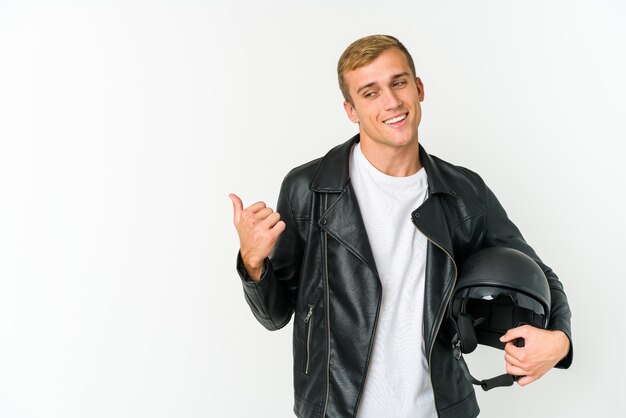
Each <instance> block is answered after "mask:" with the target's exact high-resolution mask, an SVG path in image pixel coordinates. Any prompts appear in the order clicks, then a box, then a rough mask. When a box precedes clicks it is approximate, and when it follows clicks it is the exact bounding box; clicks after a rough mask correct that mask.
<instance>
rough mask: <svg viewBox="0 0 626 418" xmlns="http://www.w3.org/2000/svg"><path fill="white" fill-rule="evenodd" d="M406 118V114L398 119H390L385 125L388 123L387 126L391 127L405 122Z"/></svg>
mask: <svg viewBox="0 0 626 418" xmlns="http://www.w3.org/2000/svg"><path fill="white" fill-rule="evenodd" d="M405 118H406V113H405V114H404V115H400V116H398V117H397V118H393V119H388V120H386V121H385V123H386V124H387V125H391V124H392V123H398V122H400V121H401V120H404V119H405Z"/></svg>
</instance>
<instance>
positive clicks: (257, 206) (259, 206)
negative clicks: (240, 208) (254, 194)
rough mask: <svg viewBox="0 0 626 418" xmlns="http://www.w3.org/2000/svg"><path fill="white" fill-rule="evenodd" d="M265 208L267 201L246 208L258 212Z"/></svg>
mask: <svg viewBox="0 0 626 418" xmlns="http://www.w3.org/2000/svg"><path fill="white" fill-rule="evenodd" d="M263 208H265V202H256V203H253V204H252V205H250V206H248V207H247V208H246V210H247V211H250V212H252V213H257V212H258V211H260V210H261V209H263Z"/></svg>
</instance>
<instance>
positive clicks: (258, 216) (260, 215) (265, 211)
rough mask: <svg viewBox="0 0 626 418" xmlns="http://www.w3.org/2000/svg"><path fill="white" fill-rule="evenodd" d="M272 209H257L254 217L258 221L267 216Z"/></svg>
mask: <svg viewBox="0 0 626 418" xmlns="http://www.w3.org/2000/svg"><path fill="white" fill-rule="evenodd" d="M273 212H274V211H273V210H272V208H263V209H261V210H260V211H258V212H257V213H255V214H254V217H255V218H256V219H258V220H259V221H262V220H264V219H265V218H267V217H268V216H269V215H271V214H272V213H273Z"/></svg>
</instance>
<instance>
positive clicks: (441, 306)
mask: <svg viewBox="0 0 626 418" xmlns="http://www.w3.org/2000/svg"><path fill="white" fill-rule="evenodd" d="M337 71H338V77H339V85H340V88H341V90H342V92H343V95H344V98H345V102H344V108H345V110H346V113H347V115H348V117H349V118H350V120H351V121H353V122H355V123H357V124H358V126H359V134H358V135H356V136H355V137H354V138H352V139H350V140H349V141H348V142H346V143H344V144H342V145H339V146H337V147H335V148H334V149H332V150H331V151H330V152H329V153H328V154H327V155H326V156H325V157H323V158H320V159H317V160H314V161H311V162H310V163H308V164H305V165H303V166H300V167H298V168H295V169H294V170H292V171H291V172H290V173H289V174H288V175H287V177H286V178H285V180H284V182H283V185H282V188H281V191H280V196H279V198H278V207H277V210H278V212H274V211H273V210H272V209H270V208H268V207H266V205H265V204H264V203H263V202H257V203H255V204H253V205H252V206H250V207H248V208H245V209H244V207H243V204H242V202H241V200H240V199H239V198H238V197H237V196H236V195H230V198H231V200H232V201H233V206H234V223H235V226H236V228H237V232H238V234H239V238H240V245H241V248H240V254H239V256H238V260H237V269H238V272H239V274H240V276H241V278H242V283H243V288H244V294H245V297H246V300H247V301H248V304H249V305H250V307H251V308H252V312H253V313H254V315H255V316H256V318H257V319H258V321H259V322H260V323H261V324H263V325H264V326H265V327H266V328H268V329H271V330H274V329H278V328H281V327H283V326H284V325H285V324H287V322H288V321H289V320H290V318H291V315H292V313H293V314H295V323H294V325H293V341H294V387H295V406H294V411H295V413H296V415H298V416H300V417H353V416H356V415H357V413H358V416H359V417H377V418H380V417H435V416H439V417H449V418H459V417H475V416H477V415H478V412H479V409H478V405H477V402H476V398H475V395H474V389H473V387H472V385H471V384H470V383H469V382H468V381H467V380H466V379H465V377H464V375H463V372H462V370H461V369H460V367H459V364H458V362H457V361H455V359H454V357H453V355H452V350H451V346H450V332H451V330H450V327H449V324H448V322H447V321H446V320H445V315H446V310H447V308H448V303H449V300H450V297H451V294H452V291H453V288H454V284H455V281H456V277H457V274H458V267H459V266H460V265H462V264H463V261H464V259H465V258H466V257H467V256H468V255H470V254H472V253H474V252H475V251H477V250H479V249H481V248H485V247H495V246H500V247H510V248H515V249H518V250H520V251H522V252H524V253H526V254H528V255H529V256H531V257H532V258H533V259H534V260H535V261H536V262H537V263H538V264H539V265H540V266H541V268H542V269H543V271H544V272H545V274H546V276H547V278H548V281H549V283H550V288H551V296H552V309H551V318H550V327H551V329H550V330H541V329H537V328H533V327H530V326H522V327H519V328H514V329H512V330H510V331H509V332H507V333H506V334H505V335H504V336H503V338H502V340H503V341H504V342H507V344H506V348H505V353H506V354H505V363H506V370H507V373H509V374H512V375H519V376H525V377H523V378H521V379H520V380H519V381H518V383H519V384H520V385H526V384H528V383H531V382H533V381H534V380H536V379H538V378H540V377H541V376H542V375H543V374H544V373H546V372H547V371H548V370H549V369H551V368H552V367H554V366H555V365H556V366H557V367H568V366H569V364H570V363H571V357H572V356H571V347H570V335H571V333H570V310H569V306H568V303H567V298H566V296H565V294H564V292H563V287H562V285H561V283H560V282H559V280H558V278H557V276H556V275H555V274H554V273H553V272H552V270H551V269H550V268H549V267H547V266H546V265H544V264H543V263H542V262H541V260H540V259H539V258H538V257H537V255H536V254H535V252H534V251H533V249H532V248H531V247H530V246H528V244H527V243H526V242H525V241H524V239H523V238H522V236H521V234H520V232H519V230H518V229H517V228H516V227H515V225H514V224H513V223H512V222H511V221H510V220H509V219H508V217H507V215H506V213H505V211H504V209H503V208H502V207H501V205H500V204H499V202H498V200H497V199H496V197H495V196H494V195H493V193H492V192H491V191H490V190H489V188H487V186H486V185H485V184H484V183H483V181H482V179H481V178H480V177H479V176H478V175H477V174H475V173H473V172H471V171H469V170H467V169H465V168H461V167H457V166H454V165H451V164H449V163H447V162H445V161H442V160H440V159H438V158H436V157H434V156H431V155H428V154H427V153H426V151H425V150H424V148H423V147H421V145H419V143H418V127H419V124H420V119H421V108H420V103H421V102H422V101H423V100H424V85H423V84H422V81H421V80H420V79H419V77H416V74H415V66H414V64H413V60H412V58H411V56H410V55H409V53H408V51H407V50H406V48H405V47H404V46H403V45H402V44H401V43H400V42H399V41H398V40H397V39H395V38H393V37H391V36H381V35H376V36H369V37H365V38H362V39H359V40H357V41H355V42H354V43H353V44H352V45H350V46H349V47H348V49H346V51H345V52H344V53H343V55H342V56H341V58H340V60H339V65H338V69H337ZM279 213H280V215H279ZM270 254H271V257H270ZM520 337H521V338H524V339H525V347H523V348H519V347H516V346H515V344H514V343H513V342H514V341H515V339H517V338H520Z"/></svg>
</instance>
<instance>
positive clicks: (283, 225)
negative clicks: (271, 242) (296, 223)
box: [272, 221, 287, 238]
mask: <svg viewBox="0 0 626 418" xmlns="http://www.w3.org/2000/svg"><path fill="white" fill-rule="evenodd" d="M286 228H287V224H286V223H285V222H284V221H278V222H276V225H274V226H273V227H272V231H273V232H274V233H275V234H276V237H277V238H278V236H279V235H280V234H282V233H283V231H284V230H285V229H286Z"/></svg>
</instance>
